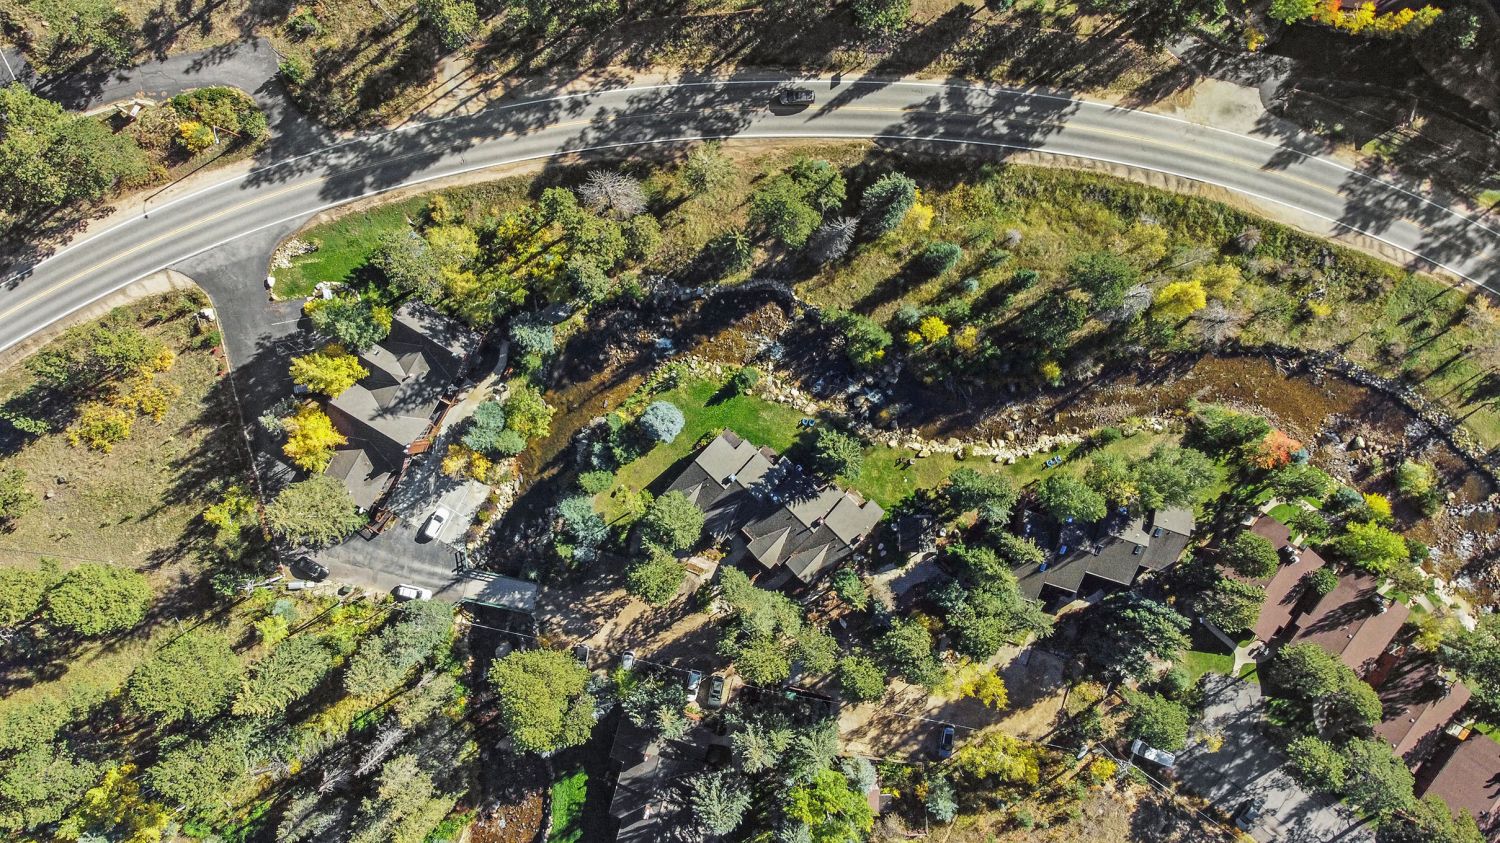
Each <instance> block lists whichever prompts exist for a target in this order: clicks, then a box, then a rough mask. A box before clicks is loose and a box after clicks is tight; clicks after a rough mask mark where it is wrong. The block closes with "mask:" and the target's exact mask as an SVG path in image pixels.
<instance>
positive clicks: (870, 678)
mask: <svg viewBox="0 0 1500 843" xmlns="http://www.w3.org/2000/svg"><path fill="white" fill-rule="evenodd" d="M838 677H839V689H840V690H841V691H842V692H843V695H844V697H845V699H848V700H851V701H853V702H869V701H871V700H878V699H880V698H881V697H882V696H885V671H884V670H881V669H880V665H878V664H876V663H875V660H874V659H871V658H870V657H869V656H865V655H860V654H854V655H848V656H845V657H844V658H842V659H840V660H839V666H838Z"/></svg>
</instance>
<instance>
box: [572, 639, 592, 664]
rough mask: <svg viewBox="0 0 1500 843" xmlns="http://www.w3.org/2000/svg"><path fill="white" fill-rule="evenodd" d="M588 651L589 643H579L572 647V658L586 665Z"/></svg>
mask: <svg viewBox="0 0 1500 843" xmlns="http://www.w3.org/2000/svg"><path fill="white" fill-rule="evenodd" d="M590 652H591V651H590V650H589V645H587V644H579V645H578V646H576V647H574V648H573V658H575V659H578V663H579V664H582V665H583V666H585V667H587V666H588V663H589V654H590Z"/></svg>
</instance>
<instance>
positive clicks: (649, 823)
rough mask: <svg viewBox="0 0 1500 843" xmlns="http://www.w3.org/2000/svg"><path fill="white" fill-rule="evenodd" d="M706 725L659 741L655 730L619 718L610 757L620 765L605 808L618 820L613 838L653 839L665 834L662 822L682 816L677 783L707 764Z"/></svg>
mask: <svg viewBox="0 0 1500 843" xmlns="http://www.w3.org/2000/svg"><path fill="white" fill-rule="evenodd" d="M709 741H710V736H709V733H708V730H707V729H705V728H703V727H701V726H700V727H697V728H694V729H692V730H690V731H689V732H688V733H687V735H686V736H685V737H684V739H683V740H681V741H664V740H661V739H659V738H657V736H656V734H655V732H654V731H652V730H649V729H643V728H641V727H640V726H636V725H635V724H634V723H631V722H630V718H628V717H621V718H620V725H619V726H618V727H617V728H616V730H615V740H614V744H613V745H612V746H611V747H610V758H612V759H613V760H614V761H615V763H617V764H619V766H620V772H619V775H618V777H617V778H616V779H615V792H614V795H613V796H612V797H611V799H610V803H609V813H610V815H611V816H612V817H614V818H615V819H616V820H617V821H618V822H619V830H618V832H617V833H616V835H615V840H617V841H621V843H627V841H628V843H656V841H660V840H662V839H664V838H665V837H667V835H666V834H664V833H663V824H664V823H665V824H675V823H676V822H678V821H680V820H682V819H685V817H684V816H683V814H684V810H685V808H686V805H685V803H684V800H683V798H682V794H681V792H680V785H681V783H682V781H683V780H684V779H686V778H687V777H689V776H691V775H693V774H695V773H697V772H699V771H701V770H703V769H704V767H705V766H706V761H707V747H708V744H709Z"/></svg>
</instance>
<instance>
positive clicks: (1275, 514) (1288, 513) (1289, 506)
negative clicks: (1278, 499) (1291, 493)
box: [1270, 503, 1302, 524]
mask: <svg viewBox="0 0 1500 843" xmlns="http://www.w3.org/2000/svg"><path fill="white" fill-rule="evenodd" d="M1301 510H1302V507H1300V506H1298V505H1296V504H1294V503H1279V504H1276V506H1274V507H1272V508H1271V513H1270V514H1271V517H1272V518H1275V519H1276V520H1277V521H1280V522H1281V523H1283V524H1285V523H1286V522H1287V519H1288V518H1291V517H1292V516H1293V515H1296V514H1297V513H1298V512H1300V511H1301Z"/></svg>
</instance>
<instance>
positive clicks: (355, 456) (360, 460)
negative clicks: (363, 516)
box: [323, 448, 392, 509]
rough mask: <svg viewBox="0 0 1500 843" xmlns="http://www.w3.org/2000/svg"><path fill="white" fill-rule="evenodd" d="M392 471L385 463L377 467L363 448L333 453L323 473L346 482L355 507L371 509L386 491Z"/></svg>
mask: <svg viewBox="0 0 1500 843" xmlns="http://www.w3.org/2000/svg"><path fill="white" fill-rule="evenodd" d="M391 471H392V469H391V468H389V467H387V466H385V465H384V463H382V464H381V466H380V467H376V465H375V463H374V461H372V460H371V458H370V454H369V452H367V451H365V450H364V449H362V448H340V449H338V450H337V451H334V452H333V459H331V460H329V462H328V468H326V469H324V471H323V473H324V474H329V475H332V476H334V477H337V478H338V479H340V480H342V481H344V487H345V488H347V489H348V490H349V496H350V497H351V498H353V499H354V504H355V506H358V507H359V508H361V509H369V508H370V507H372V506H374V505H375V501H377V500H379V499H380V493H381V492H383V491H385V487H386V484H387V483H389V482H390V479H391Z"/></svg>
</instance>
